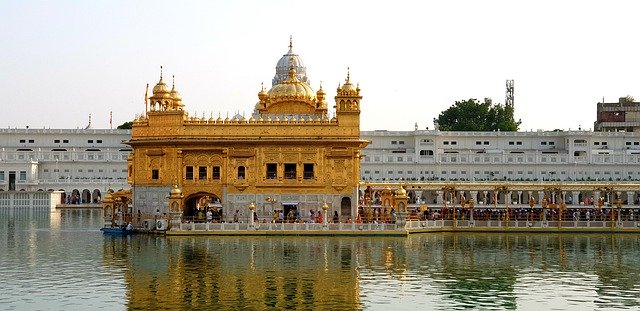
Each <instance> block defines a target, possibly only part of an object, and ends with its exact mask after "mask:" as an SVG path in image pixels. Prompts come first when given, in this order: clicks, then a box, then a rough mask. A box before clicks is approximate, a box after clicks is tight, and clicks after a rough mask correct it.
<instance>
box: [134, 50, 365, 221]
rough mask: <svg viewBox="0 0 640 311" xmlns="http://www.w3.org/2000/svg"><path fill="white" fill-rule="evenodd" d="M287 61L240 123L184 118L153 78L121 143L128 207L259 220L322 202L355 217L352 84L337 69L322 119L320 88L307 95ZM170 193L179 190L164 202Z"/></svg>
mask: <svg viewBox="0 0 640 311" xmlns="http://www.w3.org/2000/svg"><path fill="white" fill-rule="evenodd" d="M290 48H291V46H290ZM290 53H291V51H290ZM285 56H286V55H285ZM281 62H282V60H281ZM279 64H280V62H279ZM293 64H294V62H293V61H291V65H290V68H289V77H288V78H287V79H285V80H283V81H281V82H280V83H278V84H276V85H274V86H273V87H272V88H271V89H270V90H269V91H266V90H265V89H264V87H263V88H261V90H260V92H259V93H258V100H259V101H258V103H257V104H256V105H255V107H251V106H249V107H251V108H255V110H254V112H253V114H252V115H251V116H250V118H249V119H246V118H245V116H240V115H237V116H233V117H232V118H229V117H227V118H226V119H224V120H223V119H222V118H221V117H218V118H217V119H214V118H205V117H197V116H190V115H189V114H188V113H187V112H186V111H185V110H184V105H183V104H182V98H181V96H180V94H179V93H178V91H177V90H176V88H175V83H174V84H173V88H172V89H171V90H170V89H169V87H168V86H167V85H166V84H165V83H164V81H163V78H162V74H161V76H160V80H159V82H158V83H157V85H156V86H155V87H154V88H153V95H152V96H151V97H150V98H149V103H148V106H147V107H148V108H147V112H146V114H145V115H143V116H140V117H138V118H136V119H135V120H134V123H133V128H132V137H131V140H130V141H128V142H127V143H128V144H129V145H131V147H132V149H133V152H131V155H130V157H129V159H128V181H129V183H130V184H131V186H132V189H133V191H134V210H141V211H142V212H143V213H153V212H156V211H157V210H160V212H161V213H164V212H175V211H174V209H175V207H176V204H178V205H179V208H180V210H181V212H182V217H183V220H184V219H185V218H184V217H193V218H194V220H198V219H204V217H206V216H205V214H206V213H207V212H208V211H209V210H210V209H213V211H214V213H218V215H219V217H220V218H219V219H220V220H227V221H229V220H231V217H232V215H234V216H233V218H234V220H235V219H236V218H237V219H239V220H242V219H245V220H246V219H247V218H248V215H250V214H253V213H254V212H255V213H256V216H257V217H258V219H259V220H265V219H270V217H271V215H273V214H274V211H276V210H284V211H285V212H293V213H297V214H305V213H308V212H309V211H311V210H314V211H317V210H320V209H321V208H322V204H323V203H324V202H327V203H328V205H329V208H330V212H331V213H333V212H334V211H337V212H338V213H339V214H340V217H341V218H343V219H347V218H349V217H355V215H356V211H357V202H358V195H357V192H358V182H359V172H360V158H361V150H362V149H363V148H364V147H365V146H366V145H367V142H366V141H364V140H362V139H360V101H361V99H362V96H361V95H360V88H359V87H356V86H353V85H352V84H351V81H350V78H349V75H347V79H346V82H345V83H344V84H343V85H342V86H340V87H339V88H338V90H337V96H336V97H335V102H336V106H335V108H336V109H335V116H334V117H329V114H328V112H329V110H328V108H327V103H326V101H325V95H326V94H325V92H324V90H322V87H320V89H319V91H318V92H314V91H313V89H312V88H311V86H309V85H308V84H307V82H305V81H301V80H299V79H298V78H297V77H296V69H295V67H294V65H293ZM305 78H306V76H305ZM172 189H179V190H180V194H181V196H180V197H179V196H177V195H173V196H172V197H171V199H169V195H170V191H171V190H172ZM174 192H176V190H174ZM203 198H205V199H203ZM269 199H271V200H269ZM169 200H171V208H169ZM203 202H205V203H203ZM251 202H253V203H254V206H255V211H249V210H248V206H249V203H251ZM238 215H240V216H238ZM243 217H244V218H243Z"/></svg>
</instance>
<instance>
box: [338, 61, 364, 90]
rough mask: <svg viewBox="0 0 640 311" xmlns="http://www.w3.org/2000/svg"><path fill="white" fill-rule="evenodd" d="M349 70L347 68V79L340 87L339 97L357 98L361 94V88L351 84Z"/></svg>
mask: <svg viewBox="0 0 640 311" xmlns="http://www.w3.org/2000/svg"><path fill="white" fill-rule="evenodd" d="M349 76H350V73H349V68H347V79H346V80H345V82H344V84H343V85H342V86H338V90H337V92H338V95H350V96H357V95H359V93H360V86H354V85H353V84H351V80H350V77H349Z"/></svg>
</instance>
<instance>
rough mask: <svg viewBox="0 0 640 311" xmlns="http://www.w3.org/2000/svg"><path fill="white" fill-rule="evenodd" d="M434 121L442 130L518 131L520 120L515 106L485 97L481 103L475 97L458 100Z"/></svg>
mask: <svg viewBox="0 0 640 311" xmlns="http://www.w3.org/2000/svg"><path fill="white" fill-rule="evenodd" d="M434 121H437V122H438V125H439V128H440V130H441V131H485V132H486V131H504V132H513V131H517V130H518V127H519V126H520V123H521V122H520V120H518V121H517V122H516V121H515V120H514V119H513V107H505V106H503V105H501V104H495V105H494V104H492V102H491V99H489V98H485V101H484V102H483V103H481V102H480V101H478V100H477V99H475V98H470V99H468V100H461V101H456V102H455V104H454V105H453V106H451V107H449V108H448V109H447V110H445V111H443V112H441V113H440V115H439V116H438V118H437V119H436V120H434Z"/></svg>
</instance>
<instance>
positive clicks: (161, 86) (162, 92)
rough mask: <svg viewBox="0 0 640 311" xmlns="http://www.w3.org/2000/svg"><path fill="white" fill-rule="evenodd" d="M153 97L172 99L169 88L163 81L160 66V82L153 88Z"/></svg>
mask: <svg viewBox="0 0 640 311" xmlns="http://www.w3.org/2000/svg"><path fill="white" fill-rule="evenodd" d="M153 97H166V98H169V97H171V90H169V86H168V85H167V84H166V83H164V80H162V66H160V81H158V83H157V84H156V85H155V86H154V87H153Z"/></svg>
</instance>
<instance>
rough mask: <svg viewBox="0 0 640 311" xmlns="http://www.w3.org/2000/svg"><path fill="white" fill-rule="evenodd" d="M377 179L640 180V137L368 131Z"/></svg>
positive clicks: (369, 166) (367, 169) (367, 171)
mask: <svg viewBox="0 0 640 311" xmlns="http://www.w3.org/2000/svg"><path fill="white" fill-rule="evenodd" d="M361 137H362V139H365V140H368V141H370V143H369V145H368V146H367V147H366V148H365V149H364V150H363V155H364V159H363V161H362V163H361V166H360V167H361V169H360V170H361V171H360V173H361V177H362V179H363V180H369V181H392V180H402V179H404V180H425V181H426V180H441V181H502V180H513V181H576V180H577V181H596V180H597V181H609V180H611V181H629V180H640V132H591V131H538V132H444V131H434V130H415V131H386V130H380V131H362V132H361Z"/></svg>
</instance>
